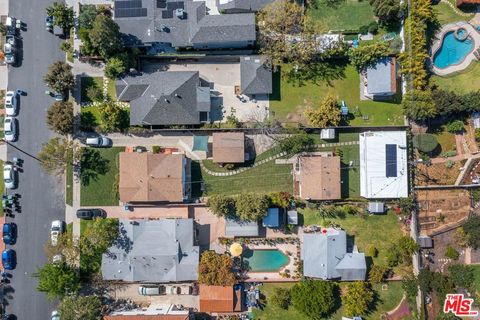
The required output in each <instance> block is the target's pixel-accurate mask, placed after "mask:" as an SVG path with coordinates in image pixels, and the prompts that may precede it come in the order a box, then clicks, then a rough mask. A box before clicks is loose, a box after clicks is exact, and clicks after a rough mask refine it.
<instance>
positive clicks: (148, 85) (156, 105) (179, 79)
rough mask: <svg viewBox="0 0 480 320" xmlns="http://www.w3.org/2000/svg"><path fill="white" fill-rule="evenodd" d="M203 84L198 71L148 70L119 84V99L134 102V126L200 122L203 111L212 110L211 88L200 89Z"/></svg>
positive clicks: (131, 114) (132, 118)
mask: <svg viewBox="0 0 480 320" xmlns="http://www.w3.org/2000/svg"><path fill="white" fill-rule="evenodd" d="M199 85H200V81H199V74H198V72H196V71H160V72H154V73H146V74H142V75H136V76H127V77H125V78H122V79H119V80H117V83H116V87H117V98H118V100H120V101H127V102H130V124H131V125H181V124H185V125H188V124H199V123H200V115H199V112H200V111H210V100H209V99H210V90H209V88H206V89H207V90H208V91H206V90H200V91H199V89H201V87H199ZM122 88H123V90H121V91H120V90H118V89H122ZM206 93H208V96H207V94H206Z"/></svg>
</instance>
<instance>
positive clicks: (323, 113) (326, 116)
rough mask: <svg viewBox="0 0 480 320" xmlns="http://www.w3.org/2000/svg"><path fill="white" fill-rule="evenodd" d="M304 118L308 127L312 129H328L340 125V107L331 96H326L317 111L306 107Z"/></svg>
mask: <svg viewBox="0 0 480 320" xmlns="http://www.w3.org/2000/svg"><path fill="white" fill-rule="evenodd" d="M305 116H306V117H307V119H308V122H309V123H310V125H312V126H314V127H320V128H325V127H330V126H336V125H338V124H339V123H340V119H341V115H340V106H339V104H338V101H337V99H335V97H334V96H333V95H332V94H328V95H327V96H326V97H325V98H324V99H323V100H322V102H321V103H320V105H319V106H318V108H317V109H313V108H311V107H308V108H307V109H306V110H305Z"/></svg>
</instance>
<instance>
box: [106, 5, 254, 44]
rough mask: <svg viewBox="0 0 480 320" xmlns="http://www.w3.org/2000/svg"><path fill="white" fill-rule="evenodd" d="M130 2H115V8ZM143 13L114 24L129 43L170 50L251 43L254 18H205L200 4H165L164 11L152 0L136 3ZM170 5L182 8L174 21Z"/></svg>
mask: <svg viewBox="0 0 480 320" xmlns="http://www.w3.org/2000/svg"><path fill="white" fill-rule="evenodd" d="M126 1H131V0H115V7H118V6H122V5H121V3H125V2H126ZM139 1H141V5H142V6H141V7H142V8H144V9H146V15H145V16H143V17H119V16H117V15H115V17H114V19H115V22H116V23H117V24H118V25H119V27H120V32H122V33H123V34H125V36H126V37H125V38H126V40H127V42H130V43H138V42H140V43H153V42H162V43H169V44H171V45H172V47H189V46H195V45H202V44H208V43H214V44H221V43H225V45H226V46H227V47H228V46H229V43H231V42H238V41H255V39H256V33H255V15H254V14H230V15H228V16H224V15H207V14H206V6H205V2H204V1H192V0H185V1H172V0H168V1H166V6H167V8H157V5H156V2H157V1H154V0H139ZM170 4H173V5H175V6H178V5H180V6H183V12H184V14H183V16H182V17H177V16H176V15H175V11H174V10H171V9H170V10H169V9H168V7H169V6H170Z"/></svg>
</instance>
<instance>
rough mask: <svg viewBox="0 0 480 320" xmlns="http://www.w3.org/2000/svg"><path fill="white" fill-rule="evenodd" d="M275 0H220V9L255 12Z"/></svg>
mask: <svg viewBox="0 0 480 320" xmlns="http://www.w3.org/2000/svg"><path fill="white" fill-rule="evenodd" d="M274 1H275V0H226V1H225V0H220V1H219V2H218V9H219V10H224V11H225V12H227V13H228V12H249V11H252V12H255V11H260V10H261V9H263V8H264V7H265V6H266V5H268V4H270V3H272V2H274Z"/></svg>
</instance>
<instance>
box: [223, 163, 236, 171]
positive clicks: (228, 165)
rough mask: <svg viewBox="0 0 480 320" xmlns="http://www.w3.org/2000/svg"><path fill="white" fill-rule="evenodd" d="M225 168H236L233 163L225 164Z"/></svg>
mask: <svg viewBox="0 0 480 320" xmlns="http://www.w3.org/2000/svg"><path fill="white" fill-rule="evenodd" d="M224 168H225V169H227V170H233V169H235V165H234V164H233V163H227V164H226V165H225V166H224Z"/></svg>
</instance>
